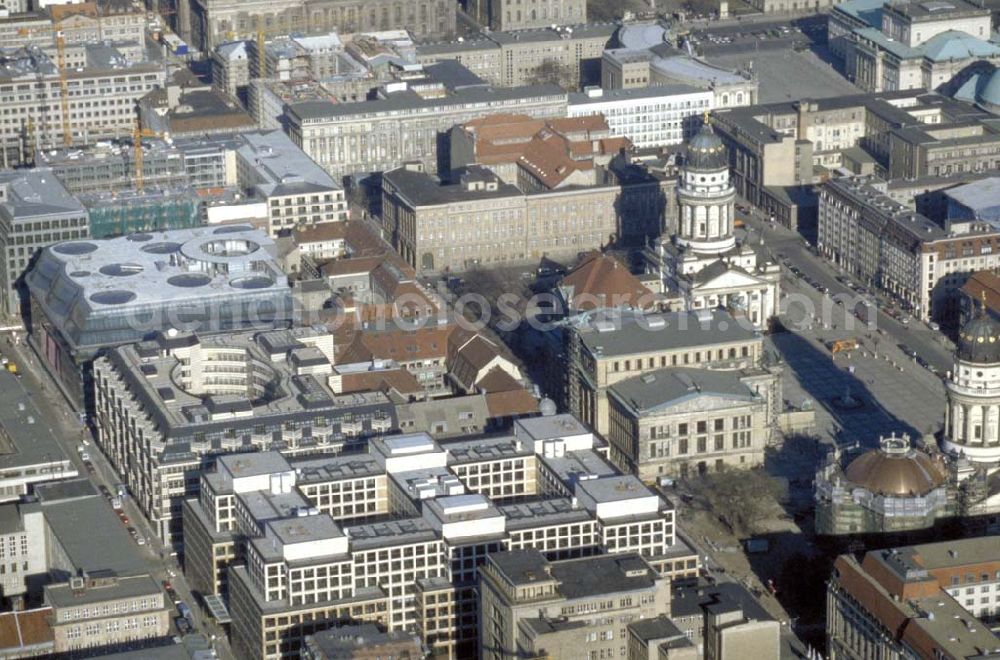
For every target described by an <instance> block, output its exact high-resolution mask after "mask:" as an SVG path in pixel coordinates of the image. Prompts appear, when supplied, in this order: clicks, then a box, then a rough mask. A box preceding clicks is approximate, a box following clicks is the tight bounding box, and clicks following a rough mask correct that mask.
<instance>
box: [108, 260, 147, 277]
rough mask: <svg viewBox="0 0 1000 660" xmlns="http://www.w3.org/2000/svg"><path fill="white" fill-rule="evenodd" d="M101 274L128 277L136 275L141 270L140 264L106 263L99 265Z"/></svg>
mask: <svg viewBox="0 0 1000 660" xmlns="http://www.w3.org/2000/svg"><path fill="white" fill-rule="evenodd" d="M100 272H101V275H110V276H112V277H128V276H129V275H138V274H139V273H141V272H142V266H141V265H140V264H135V263H124V264H107V265H106V266H101V268H100Z"/></svg>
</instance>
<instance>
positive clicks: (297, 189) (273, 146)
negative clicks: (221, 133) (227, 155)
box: [236, 131, 348, 236]
mask: <svg viewBox="0 0 1000 660" xmlns="http://www.w3.org/2000/svg"><path fill="white" fill-rule="evenodd" d="M240 137H241V139H242V141H243V145H242V146H241V147H239V148H238V149H237V150H236V180H237V183H238V185H239V186H240V188H242V189H244V190H246V191H248V192H249V193H251V194H252V195H253V196H254V197H255V198H257V199H260V200H263V201H266V202H267V206H268V211H269V212H268V220H269V223H268V227H267V231H268V234H270V235H271V236H276V235H278V234H279V233H288V232H289V231H290V230H292V229H294V228H295V227H302V226H306V225H308V226H310V227H313V226H316V225H320V224H324V223H328V222H343V221H344V220H347V213H348V211H347V201H346V200H345V199H344V189H343V187H342V186H340V185H339V184H338V183H337V182H335V181H334V180H333V179H332V178H331V177H330V175H329V174H327V173H326V172H325V171H324V170H323V168H321V167H320V166H319V165H317V164H316V163H315V162H314V161H313V160H312V159H311V158H309V157H308V156H306V155H305V154H304V153H302V150H301V149H299V148H298V147H296V146H295V145H294V144H292V141H291V140H289V139H288V136H287V135H285V134H284V133H282V132H281V131H271V132H269V133H244V134H243V135H241V136H240Z"/></svg>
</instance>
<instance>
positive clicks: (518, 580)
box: [479, 549, 670, 660]
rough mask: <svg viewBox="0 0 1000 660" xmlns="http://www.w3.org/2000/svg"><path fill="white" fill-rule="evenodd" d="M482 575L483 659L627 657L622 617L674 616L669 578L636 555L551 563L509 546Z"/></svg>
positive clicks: (489, 562)
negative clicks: (510, 549) (671, 609)
mask: <svg viewBox="0 0 1000 660" xmlns="http://www.w3.org/2000/svg"><path fill="white" fill-rule="evenodd" d="M479 573H480V577H479V611H480V614H479V616H480V623H479V625H480V634H479V637H480V640H479V641H480V646H481V648H482V651H481V652H480V657H481V658H484V659H489V660H509V659H512V658H536V657H549V658H553V659H556V658H559V659H563V658H566V659H567V660H568V659H569V658H591V659H596V658H602V657H603V658H622V657H626V654H627V651H628V649H627V644H628V639H627V637H626V635H624V634H623V632H624V622H626V621H633V620H636V619H652V618H655V617H656V616H657V615H665V616H670V581H669V580H668V579H666V578H664V577H662V576H660V575H659V574H657V572H656V571H655V570H654V569H653V568H652V567H651V566H650V565H649V564H648V563H646V561H645V560H644V559H643V558H642V556H640V555H638V554H631V553H621V554H614V555H601V556H597V557H585V558H581V559H566V560H562V561H549V560H547V559H546V558H545V555H543V554H542V553H541V552H539V551H538V550H535V549H527V550H512V551H509V552H499V553H495V554H491V555H490V556H489V557H488V558H487V560H486V563H485V564H484V565H483V566H482V567H481V568H480V569H479ZM595 613H599V617H598V618H596V619H595Z"/></svg>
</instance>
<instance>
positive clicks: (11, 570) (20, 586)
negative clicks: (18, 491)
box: [0, 502, 48, 599]
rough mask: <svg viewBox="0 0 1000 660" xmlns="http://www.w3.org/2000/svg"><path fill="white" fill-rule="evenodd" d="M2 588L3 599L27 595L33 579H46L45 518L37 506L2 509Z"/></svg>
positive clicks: (0, 587) (0, 548)
mask: <svg viewBox="0 0 1000 660" xmlns="http://www.w3.org/2000/svg"><path fill="white" fill-rule="evenodd" d="M0 566H2V567H3V572H2V573H0V589H2V590H3V591H2V595H3V597H4V598H8V599H9V598H13V597H15V596H20V595H23V594H25V593H27V592H28V591H29V590H31V588H32V587H33V586H34V585H33V584H31V582H32V581H33V580H38V581H40V580H44V578H45V574H46V573H47V572H48V563H47V562H46V557H45V519H44V517H43V515H42V509H41V507H40V506H39V505H38V504H37V503H35V502H30V503H24V504H18V503H15V502H11V503H10V504H4V505H2V506H0Z"/></svg>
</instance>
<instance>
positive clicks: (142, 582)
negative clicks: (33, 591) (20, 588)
mask: <svg viewBox="0 0 1000 660" xmlns="http://www.w3.org/2000/svg"><path fill="white" fill-rule="evenodd" d="M44 590H45V603H46V604H47V605H51V606H52V607H75V606H77V605H87V604H90V603H101V602H106V601H109V600H114V599H118V598H139V597H140V596H156V595H162V594H163V588H162V587H161V586H160V585H159V583H157V582H156V580H154V579H153V578H152V577H150V576H149V575H135V576H128V577H119V578H117V579H116V580H114V581H113V583H112V584H108V585H102V586H94V587H88V588H86V589H84V590H82V591H80V590H74V589H71V588H70V586H69V583H68V582H63V583H60V584H49V585H46V586H45V587H44ZM166 607H167V605H166V604H165V599H164V604H163V605H162V607H161V608H160V609H165V608H166Z"/></svg>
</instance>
